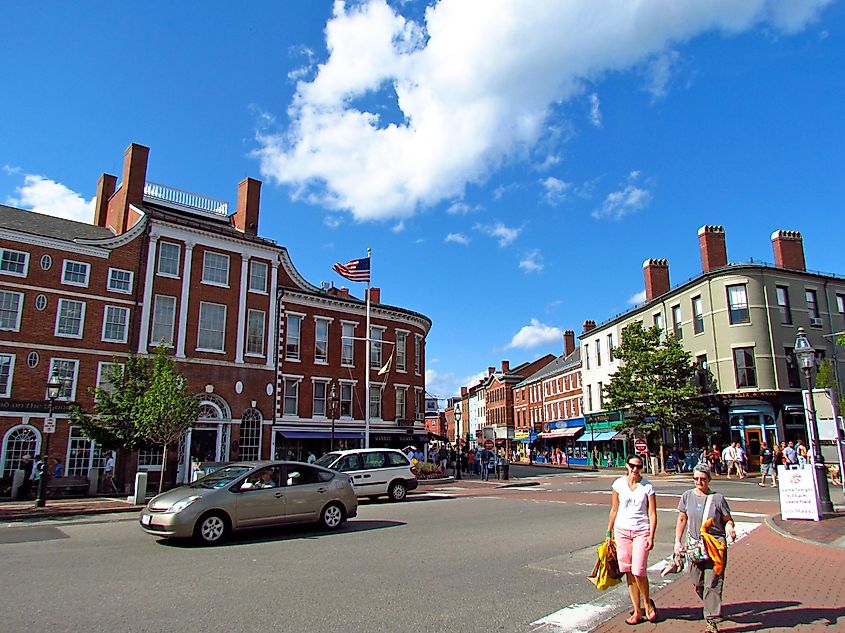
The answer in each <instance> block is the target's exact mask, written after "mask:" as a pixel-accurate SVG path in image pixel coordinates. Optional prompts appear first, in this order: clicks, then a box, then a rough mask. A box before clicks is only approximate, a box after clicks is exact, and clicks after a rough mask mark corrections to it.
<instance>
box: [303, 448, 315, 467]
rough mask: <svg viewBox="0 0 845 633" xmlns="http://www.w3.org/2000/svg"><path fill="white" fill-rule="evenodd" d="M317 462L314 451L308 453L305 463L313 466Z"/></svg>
mask: <svg viewBox="0 0 845 633" xmlns="http://www.w3.org/2000/svg"><path fill="white" fill-rule="evenodd" d="M316 461H317V456H316V455H315V454H314V451H308V457H307V458H306V459H305V463H307V464H313V463H314V462H316Z"/></svg>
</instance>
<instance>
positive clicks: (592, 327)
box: [581, 319, 596, 335]
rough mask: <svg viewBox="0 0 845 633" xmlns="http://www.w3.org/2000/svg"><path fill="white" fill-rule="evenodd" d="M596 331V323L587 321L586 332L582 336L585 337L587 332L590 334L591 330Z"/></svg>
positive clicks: (585, 323)
mask: <svg viewBox="0 0 845 633" xmlns="http://www.w3.org/2000/svg"><path fill="white" fill-rule="evenodd" d="M595 329H596V322H595V321H593V320H592V319H589V320H587V321H584V331H583V332H581V334H582V335H584V334H586V333H587V332H589V331H590V330H595Z"/></svg>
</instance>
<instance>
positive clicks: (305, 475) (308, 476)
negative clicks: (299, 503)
mask: <svg viewBox="0 0 845 633" xmlns="http://www.w3.org/2000/svg"><path fill="white" fill-rule="evenodd" d="M287 475H288V476H287V483H286V484H285V485H287V486H305V485H307V484H316V483H320V481H321V479H320V475H319V474H318V471H317V469H316V468H309V467H308V466H296V467H293V466H288V472H287Z"/></svg>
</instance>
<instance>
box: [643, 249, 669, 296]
mask: <svg viewBox="0 0 845 633" xmlns="http://www.w3.org/2000/svg"><path fill="white" fill-rule="evenodd" d="M643 275H644V277H645V298H646V301H651V300H652V299H654V298H655V297H659V296H660V295H662V294H665V293H667V292H669V262H668V261H666V260H665V259H647V260H645V261H644V262H643Z"/></svg>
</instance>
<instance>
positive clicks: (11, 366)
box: [0, 354, 15, 398]
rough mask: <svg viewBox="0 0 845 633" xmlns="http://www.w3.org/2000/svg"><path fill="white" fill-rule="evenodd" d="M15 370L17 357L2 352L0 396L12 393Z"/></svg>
mask: <svg viewBox="0 0 845 633" xmlns="http://www.w3.org/2000/svg"><path fill="white" fill-rule="evenodd" d="M14 371H15V357H14V356H13V355H12V354H0V398H8V397H10V396H11V395H12V374H13V373H14Z"/></svg>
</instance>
